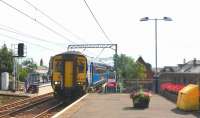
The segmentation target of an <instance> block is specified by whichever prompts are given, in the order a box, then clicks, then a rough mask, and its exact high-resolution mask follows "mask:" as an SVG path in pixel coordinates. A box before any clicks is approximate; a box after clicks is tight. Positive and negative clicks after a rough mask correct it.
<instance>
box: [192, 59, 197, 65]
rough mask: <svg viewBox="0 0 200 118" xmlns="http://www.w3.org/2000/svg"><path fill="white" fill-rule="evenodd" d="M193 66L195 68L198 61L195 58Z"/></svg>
mask: <svg viewBox="0 0 200 118" xmlns="http://www.w3.org/2000/svg"><path fill="white" fill-rule="evenodd" d="M193 65H194V66H196V65H197V59H196V58H194V60H193Z"/></svg>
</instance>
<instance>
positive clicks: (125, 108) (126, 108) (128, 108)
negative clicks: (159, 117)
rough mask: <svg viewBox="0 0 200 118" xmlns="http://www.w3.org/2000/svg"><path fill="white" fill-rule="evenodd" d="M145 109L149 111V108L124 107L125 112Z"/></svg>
mask: <svg viewBox="0 0 200 118" xmlns="http://www.w3.org/2000/svg"><path fill="white" fill-rule="evenodd" d="M144 109H147V108H135V107H124V108H123V110H125V111H126V110H144Z"/></svg>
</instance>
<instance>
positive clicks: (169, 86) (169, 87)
mask: <svg viewBox="0 0 200 118" xmlns="http://www.w3.org/2000/svg"><path fill="white" fill-rule="evenodd" d="M184 87H185V85H184V84H174V83H171V82H167V83H163V84H161V85H160V88H161V90H163V91H169V92H172V93H175V94H178V92H179V91H180V90H181V89H182V88H184Z"/></svg>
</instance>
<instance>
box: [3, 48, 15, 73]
mask: <svg viewBox="0 0 200 118" xmlns="http://www.w3.org/2000/svg"><path fill="white" fill-rule="evenodd" d="M12 71H13V53H12V51H11V50H8V48H7V46H6V45H5V44H4V45H3V47H2V48H1V49H0V72H9V73H12Z"/></svg>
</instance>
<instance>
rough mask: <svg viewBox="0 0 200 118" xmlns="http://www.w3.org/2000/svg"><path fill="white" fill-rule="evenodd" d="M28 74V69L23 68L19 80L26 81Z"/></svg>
mask: <svg viewBox="0 0 200 118" xmlns="http://www.w3.org/2000/svg"><path fill="white" fill-rule="evenodd" d="M27 76H28V69H26V68H22V69H21V70H20V72H19V80H20V81H21V82H24V81H25V79H26V77H27Z"/></svg>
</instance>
